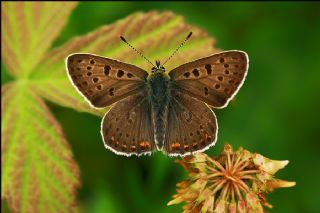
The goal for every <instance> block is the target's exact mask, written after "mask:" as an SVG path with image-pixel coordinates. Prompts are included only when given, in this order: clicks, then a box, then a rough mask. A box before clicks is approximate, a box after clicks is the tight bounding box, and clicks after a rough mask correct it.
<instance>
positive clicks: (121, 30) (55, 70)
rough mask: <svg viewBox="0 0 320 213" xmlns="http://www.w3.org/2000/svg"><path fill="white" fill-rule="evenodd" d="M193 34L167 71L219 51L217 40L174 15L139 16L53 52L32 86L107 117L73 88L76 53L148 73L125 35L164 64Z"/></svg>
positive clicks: (61, 101)
mask: <svg viewBox="0 0 320 213" xmlns="http://www.w3.org/2000/svg"><path fill="white" fill-rule="evenodd" d="M190 31H192V32H193V36H192V37H191V39H190V40H189V41H188V43H186V45H185V46H184V47H183V48H182V49H181V50H180V51H179V52H178V53H177V54H176V55H175V56H174V58H173V59H172V60H171V61H169V62H168V64H166V68H167V70H171V69H172V68H174V67H176V66H178V65H180V64H183V63H186V62H188V61H190V60H193V59H197V58H200V57H204V56H207V55H209V54H212V53H215V52H218V51H219V50H217V49H215V48H214V43H215V40H214V39H213V38H212V37H210V36H208V35H207V33H206V32H205V31H203V30H201V29H199V28H197V27H194V26H191V25H188V24H186V23H185V22H184V20H183V17H181V16H176V15H174V14H173V13H171V12H161V13H159V12H154V11H153V12H149V13H135V14H133V15H131V16H128V17H127V18H125V19H123V20H120V21H117V22H116V23H115V24H112V25H107V26H103V27H100V28H98V29H97V30H96V31H94V32H91V33H89V34H87V35H84V36H79V37H76V38H74V39H72V40H71V41H69V42H68V43H66V44H65V45H62V46H61V47H59V48H57V49H54V50H53V51H51V52H49V53H48V54H47V55H46V56H45V57H44V58H43V60H42V61H41V63H39V66H38V67H37V68H36V69H35V72H34V73H33V74H32V85H33V88H34V89H35V91H37V92H38V93H39V94H40V95H41V96H42V97H44V98H46V99H48V100H50V101H53V102H55V103H57V104H59V105H62V106H66V107H71V108H73V109H76V110H78V111H86V112H91V113H94V114H97V115H103V114H104V111H105V110H104V111H98V110H95V109H92V108H91V107H90V106H89V105H88V104H87V103H86V102H85V101H84V100H83V98H82V97H81V96H80V95H79V94H78V93H77V92H76V90H75V89H74V88H73V86H72V85H71V83H70V81H69V79H68V77H67V74H66V70H65V63H64V61H65V58H66V57H67V56H68V55H69V54H71V53H76V52H82V53H94V54H98V55H101V56H105V57H110V58H114V59H118V60H122V61H125V62H127V63H132V64H135V65H137V66H140V67H142V68H143V69H145V70H146V71H150V70H151V66H150V64H149V63H148V62H146V61H145V60H144V59H143V58H141V57H140V56H139V55H138V54H137V53H135V52H134V51H133V50H132V49H131V48H129V47H128V46H127V45H126V44H124V43H123V42H122V41H121V40H120V39H119V36H120V35H123V36H124V37H125V38H126V39H127V40H128V41H129V42H130V43H131V44H132V45H133V46H135V47H136V48H137V49H139V50H141V51H143V52H144V55H145V56H146V57H148V58H149V59H150V60H151V61H155V60H156V59H160V60H161V61H164V60H165V59H166V58H167V57H168V56H169V55H170V54H171V53H172V52H173V51H174V50H175V49H176V48H177V47H178V46H179V44H180V43H181V42H182V41H183V40H184V38H185V37H186V36H187V35H188V33H189V32H190Z"/></svg>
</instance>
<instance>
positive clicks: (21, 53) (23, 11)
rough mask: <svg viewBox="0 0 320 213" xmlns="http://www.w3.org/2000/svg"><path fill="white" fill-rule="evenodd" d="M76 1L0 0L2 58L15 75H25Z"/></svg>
mask: <svg viewBox="0 0 320 213" xmlns="http://www.w3.org/2000/svg"><path fill="white" fill-rule="evenodd" d="M76 4H77V3H76V2H59V3H58V4H57V3H54V2H5V3H1V25H2V26H1V30H2V33H1V44H2V49H1V50H2V51H1V54H2V59H3V60H4V63H5V65H6V66H7V68H8V70H9V72H10V73H11V74H12V75H14V76H15V77H17V78H25V77H27V76H28V75H29V74H30V72H31V71H32V69H33V68H34V67H35V66H36V65H37V64H38V63H39V61H40V59H41V57H42V56H43V54H44V53H45V52H46V51H47V50H48V48H49V47H50V46H51V44H52V42H53V40H54V39H55V38H56V37H57V36H58V34H59V33H60V31H61V29H62V28H63V27H64V25H65V24H66V20H67V18H68V16H69V14H70V12H71V11H72V9H73V8H74V7H75V6H76Z"/></svg>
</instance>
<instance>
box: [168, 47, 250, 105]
mask: <svg viewBox="0 0 320 213" xmlns="http://www.w3.org/2000/svg"><path fill="white" fill-rule="evenodd" d="M247 70H248V56H247V54H246V53H245V52H242V51H226V52H222V53H218V54H215V55H212V56H209V57H205V58H202V59H198V60H195V61H192V62H190V63H186V64H184V65H181V66H179V67H177V68H175V69H173V70H172V71H171V72H170V73H169V75H170V77H171V79H172V80H173V82H174V84H175V85H176V86H177V88H179V89H181V90H182V91H184V92H186V93H188V94H189V95H191V96H192V97H194V98H197V99H198V100H202V101H204V102H206V103H207V104H209V105H211V106H213V107H216V108H222V107H225V106H226V105H227V104H228V102H229V101H230V100H231V99H232V97H233V96H234V95H235V94H236V93H237V91H238V90H239V88H240V87H241V85H242V83H243V81H244V79H245V77H246V74H247Z"/></svg>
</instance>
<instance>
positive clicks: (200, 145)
mask: <svg viewBox="0 0 320 213" xmlns="http://www.w3.org/2000/svg"><path fill="white" fill-rule="evenodd" d="M66 65H67V72H68V76H69V78H70V80H71V82H72V83H73V85H74V86H75V88H76V89H77V90H78V92H79V93H80V94H81V95H83V97H84V98H85V99H86V100H87V101H88V102H89V103H90V104H91V106H93V107H97V108H102V107H106V106H110V105H111V109H110V110H109V111H108V112H107V113H106V114H105V116H104V118H103V119H102V123H101V135H102V138H103V142H104V145H105V147H106V148H107V149H110V150H112V151H113V152H115V153H116V154H120V155H125V156H131V155H137V156H140V155H144V154H151V153H152V152H153V151H155V150H161V151H163V152H164V153H166V154H167V155H169V156H185V155H190V154H192V153H195V152H202V151H204V150H206V149H208V148H209V147H211V146H213V145H214V144H215V142H216V140H217V134H218V124H217V119H216V116H215V114H214V112H213V111H212V108H223V107H225V106H227V104H228V103H229V101H230V100H231V99H232V98H233V97H234V96H235V94H236V93H237V92H238V90H239V89H240V87H241V85H242V84H243V82H244V79H245V77H246V74H247V70H248V56H247V54H246V53H245V52H242V51H237V50H232V51H225V52H221V53H218V54H214V55H211V56H208V57H205V58H200V59H197V60H195V61H192V62H189V63H186V64H183V65H181V66H178V67H177V68H175V69H173V70H171V71H170V72H168V74H166V72H165V69H164V67H163V66H162V65H161V64H160V62H159V61H157V62H156V66H155V67H153V68H152V73H151V74H148V73H147V72H146V71H145V70H143V69H141V68H139V67H136V66H134V65H131V64H127V63H124V62H121V61H117V60H114V59H110V58H104V57H101V56H97V55H93V54H72V55H70V56H69V57H68V58H67V61H66Z"/></svg>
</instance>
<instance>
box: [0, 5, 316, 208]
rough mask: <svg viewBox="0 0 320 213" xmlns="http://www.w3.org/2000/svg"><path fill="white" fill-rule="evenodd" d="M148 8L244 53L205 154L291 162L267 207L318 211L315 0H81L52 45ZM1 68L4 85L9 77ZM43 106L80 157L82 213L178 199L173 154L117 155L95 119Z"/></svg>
mask: <svg viewBox="0 0 320 213" xmlns="http://www.w3.org/2000/svg"><path fill="white" fill-rule="evenodd" d="M150 10H159V11H165V10H171V11H173V12H175V13H177V14H179V15H182V16H184V17H185V19H186V22H187V23H190V24H193V25H196V26H199V27H201V28H203V29H204V30H206V31H208V32H209V34H210V35H212V36H214V37H215V38H216V39H217V47H218V48H221V49H224V50H231V49H238V50H244V51H246V52H247V53H248V54H249V58H250V68H249V74H248V77H247V80H246V82H245V84H244V86H243V87H242V89H241V90H240V92H239V94H238V95H237V97H236V100H234V101H233V102H232V103H231V104H230V105H229V106H228V107H227V108H225V109H222V110H216V114H217V117H218V122H219V127H220V128H219V138H218V143H217V145H216V146H215V147H214V148H211V149H210V150H209V151H207V153H208V154H210V155H217V154H218V153H219V152H220V151H221V149H222V147H223V144H225V143H227V142H228V143H231V144H232V145H233V146H234V148H238V147H239V146H243V147H245V148H246V149H248V150H250V151H252V152H259V153H261V154H263V155H265V156H266V157H269V158H272V159H279V160H285V159H288V160H290V164H289V165H288V166H287V168H286V169H284V170H282V171H281V172H279V173H278V177H279V178H281V179H285V180H292V181H296V182H297V185H296V187H293V188H288V189H279V190H276V191H275V192H274V193H272V194H270V195H269V196H267V198H268V200H269V201H270V203H272V204H273V205H274V208H273V209H272V210H270V212H281V213H283V212H306V213H309V212H310V213H312V212H320V205H319V201H320V198H319V197H320V196H319V193H320V169H319V167H320V166H319V162H320V159H319V158H320V143H319V142H320V141H319V134H320V128H319V127H320V125H319V121H320V116H319V111H318V109H320V95H319V92H320V86H319V84H320V54H319V51H320V42H319V38H320V12H319V11H320V4H319V3H318V2H317V3H316V2H315V3H302V2H301V3H289V2H286V3H285V2H282V3H258V2H247V3H235V2H228V3H227V2H226V3H223V2H218V3H213V2H212V3H211V2H152V3H151V2H101V3H98V2H92V3H89V2H81V3H80V4H79V6H78V7H77V8H76V9H75V10H74V11H73V13H72V15H71V17H70V19H69V22H68V24H67V26H66V27H65V29H64V30H63V32H62V34H60V36H59V38H58V39H57V40H56V41H55V43H54V45H53V47H56V46H59V45H60V44H62V43H64V42H66V41H68V40H69V39H70V38H72V37H73V36H75V35H82V34H85V33H87V32H90V31H92V30H94V29H96V28H97V27H99V26H101V25H105V24H110V23H113V22H114V21H116V20H118V19H121V18H124V17H126V16H127V15H129V14H131V13H133V12H136V11H150ZM186 33H187V32H186ZM133 54H134V53H133ZM2 68H3V69H2V70H4V71H3V72H2V77H3V78H2V84H3V83H5V82H7V81H9V80H10V77H9V76H8V74H6V72H5V69H4V67H3V65H2ZM48 104H49V106H50V108H51V109H52V111H53V112H54V114H55V116H56V118H57V119H58V121H59V122H60V123H61V125H62V126H63V129H64V133H65V134H66V137H67V139H68V141H69V142H70V143H71V146H72V149H73V152H74V156H75V159H76V161H77V162H78V163H79V166H80V169H81V178H82V187H81V189H80V190H79V203H80V206H81V208H82V209H83V210H84V212H90V213H100V212H159V213H160V212H161V213H162V212H180V211H181V205H180V206H169V207H168V206H166V204H167V202H168V201H169V200H170V199H171V196H172V195H173V194H174V193H175V184H176V183H177V182H178V181H181V180H182V179H184V177H185V176H186V173H185V171H184V170H183V169H182V167H181V166H179V165H178V164H176V163H174V159H173V158H168V157H166V156H165V155H163V154H162V153H155V154H154V155H152V156H151V157H149V156H146V157H140V158H137V157H130V158H127V157H122V156H117V155H115V154H114V153H112V152H110V151H108V150H106V149H105V148H104V146H103V143H102V140H101V136H100V133H99V131H100V122H101V118H99V117H96V116H93V115H90V114H87V113H78V112H76V111H74V110H71V109H66V108H63V107H60V106H57V105H54V104H52V103H48ZM75 124H76V125H75Z"/></svg>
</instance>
